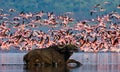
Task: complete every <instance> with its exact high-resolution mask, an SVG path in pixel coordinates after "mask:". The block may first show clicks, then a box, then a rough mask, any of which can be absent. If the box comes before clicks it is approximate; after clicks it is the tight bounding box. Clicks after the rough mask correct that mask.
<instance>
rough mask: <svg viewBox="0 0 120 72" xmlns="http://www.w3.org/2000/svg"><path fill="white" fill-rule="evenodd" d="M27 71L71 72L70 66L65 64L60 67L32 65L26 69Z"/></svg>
mask: <svg viewBox="0 0 120 72" xmlns="http://www.w3.org/2000/svg"><path fill="white" fill-rule="evenodd" d="M25 72H70V71H69V69H68V68H66V67H65V66H59V67H52V66H48V67H35V66H34V67H32V68H30V69H28V70H25Z"/></svg>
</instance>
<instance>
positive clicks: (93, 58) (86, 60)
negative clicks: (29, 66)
mask: <svg viewBox="0 0 120 72" xmlns="http://www.w3.org/2000/svg"><path fill="white" fill-rule="evenodd" d="M24 54H25V53H0V72H32V71H27V70H24V65H23V64H24V63H23V60H22V59H23V56H24ZM71 58H74V59H76V60H78V61H79V62H81V63H82V64H83V65H82V66H80V67H78V68H74V69H66V68H64V67H59V68H52V67H47V68H38V69H37V71H36V72H120V53H74V54H73V55H72V56H71ZM33 72H34V71H33Z"/></svg>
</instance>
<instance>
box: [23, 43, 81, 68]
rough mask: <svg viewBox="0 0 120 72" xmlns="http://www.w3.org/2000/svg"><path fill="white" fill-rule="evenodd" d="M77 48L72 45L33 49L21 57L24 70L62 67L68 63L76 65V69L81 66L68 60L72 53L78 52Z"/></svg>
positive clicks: (74, 61)
mask: <svg viewBox="0 0 120 72" xmlns="http://www.w3.org/2000/svg"><path fill="white" fill-rule="evenodd" d="M78 51H79V50H78V48H77V47H76V46H75V45H73V44H68V45H53V46H50V47H48V48H42V49H34V50H31V51H30V52H28V53H27V54H26V55H24V57H23V61H24V63H25V66H26V68H32V67H33V66H42V67H43V66H44V67H46V66H53V67H57V66H63V65H67V64H68V63H76V67H79V66H80V65H82V64H81V63H80V62H78V61H76V60H74V59H69V57H70V56H71V55H72V54H73V52H78Z"/></svg>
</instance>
